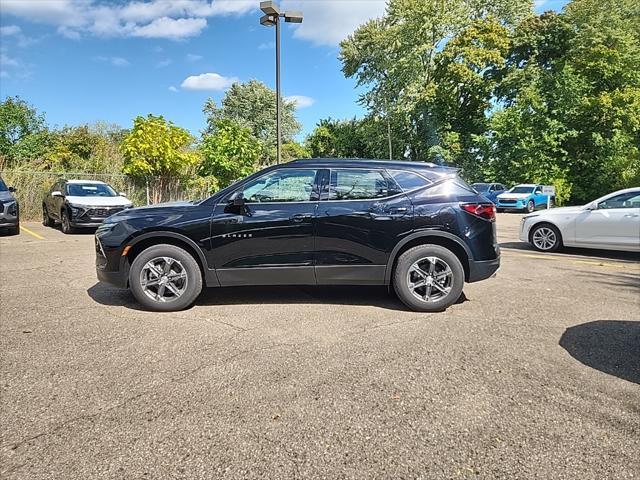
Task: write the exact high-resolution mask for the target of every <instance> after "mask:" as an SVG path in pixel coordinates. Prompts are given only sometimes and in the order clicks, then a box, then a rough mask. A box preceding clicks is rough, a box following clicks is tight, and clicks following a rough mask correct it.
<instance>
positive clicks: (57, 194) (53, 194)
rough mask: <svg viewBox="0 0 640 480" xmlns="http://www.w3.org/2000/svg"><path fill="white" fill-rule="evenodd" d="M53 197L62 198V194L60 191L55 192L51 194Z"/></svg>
mask: <svg viewBox="0 0 640 480" xmlns="http://www.w3.org/2000/svg"><path fill="white" fill-rule="evenodd" d="M51 196H52V197H62V192H61V191H60V190H54V191H53V192H51Z"/></svg>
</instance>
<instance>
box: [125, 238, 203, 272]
mask: <svg viewBox="0 0 640 480" xmlns="http://www.w3.org/2000/svg"><path fill="white" fill-rule="evenodd" d="M127 245H129V246H130V247H131V248H130V249H129V251H128V252H127V255H126V258H127V261H128V262H129V265H131V264H133V261H134V260H135V258H136V257H137V256H138V255H140V253H142V252H143V251H144V250H146V249H147V248H149V247H152V246H154V245H173V246H175V247H179V248H182V249H183V250H185V251H186V252H187V253H189V254H190V255H191V256H192V257H193V258H194V260H195V261H196V263H197V264H198V267H199V268H200V273H202V278H203V279H204V280H205V282H206V283H207V284H209V282H210V277H209V275H208V273H209V272H210V271H209V268H208V267H207V260H206V258H205V256H204V254H203V253H202V250H201V249H200V247H199V246H198V245H197V244H196V242H194V241H193V240H191V239H190V238H189V237H186V236H184V235H182V234H180V233H176V232H171V231H164V230H163V231H154V232H149V233H145V234H142V235H140V236H138V237H136V238H135V239H134V240H133V241H131V242H128V243H127Z"/></svg>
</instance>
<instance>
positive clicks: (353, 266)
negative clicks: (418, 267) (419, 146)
mask: <svg viewBox="0 0 640 480" xmlns="http://www.w3.org/2000/svg"><path fill="white" fill-rule="evenodd" d="M320 184H321V200H320V203H319V205H318V216H317V223H316V248H315V251H316V279H317V281H318V283H319V284H382V283H384V275H385V268H386V264H387V260H388V258H389V254H390V253H391V250H392V249H393V247H394V246H395V245H396V243H397V242H398V238H399V237H402V236H404V235H406V234H407V233H408V232H409V231H410V230H411V228H412V219H413V207H412V205H411V202H410V201H409V199H408V198H407V197H406V196H405V195H404V193H402V191H401V189H400V187H399V186H398V185H397V183H396V182H395V181H394V180H393V179H392V178H391V176H390V175H389V174H388V173H387V172H386V171H385V170H384V169H365V168H335V169H334V168H332V169H330V170H324V171H323V172H322V176H321V181H320Z"/></svg>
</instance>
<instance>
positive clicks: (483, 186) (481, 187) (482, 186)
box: [471, 183, 491, 193]
mask: <svg viewBox="0 0 640 480" xmlns="http://www.w3.org/2000/svg"><path fill="white" fill-rule="evenodd" d="M471 186H472V187H473V188H474V190H477V191H478V192H480V193H482V192H487V191H489V187H490V186H491V185H490V184H488V183H474V184H472V185H471Z"/></svg>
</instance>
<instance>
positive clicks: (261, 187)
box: [242, 169, 316, 203]
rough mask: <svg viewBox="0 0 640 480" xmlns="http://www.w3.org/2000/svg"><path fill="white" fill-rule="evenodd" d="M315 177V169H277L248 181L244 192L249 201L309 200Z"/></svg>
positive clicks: (246, 199)
mask: <svg viewBox="0 0 640 480" xmlns="http://www.w3.org/2000/svg"><path fill="white" fill-rule="evenodd" d="M315 178H316V171H315V170H302V169H300V170H298V169H286V170H285V169H283V170H276V171H273V172H269V173H267V174H266V175H263V176H262V177H259V178H257V179H255V180H253V181H251V182H249V183H247V184H246V185H245V186H244V187H243V189H242V194H243V196H244V199H245V201H246V202H248V203H263V202H278V203H279V202H308V201H310V200H311V195H312V192H313V184H314V181H315Z"/></svg>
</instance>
